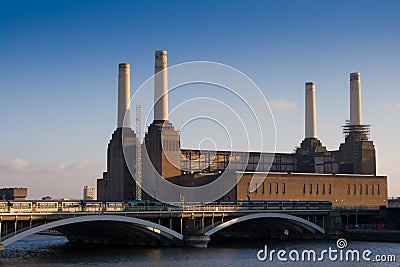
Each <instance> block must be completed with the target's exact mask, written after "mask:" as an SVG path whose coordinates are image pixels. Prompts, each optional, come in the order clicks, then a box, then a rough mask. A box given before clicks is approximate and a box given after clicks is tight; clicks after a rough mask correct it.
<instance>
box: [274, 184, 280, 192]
mask: <svg viewBox="0 0 400 267" xmlns="http://www.w3.org/2000/svg"><path fill="white" fill-rule="evenodd" d="M275 193H276V194H278V193H279V185H278V183H276V190H275Z"/></svg>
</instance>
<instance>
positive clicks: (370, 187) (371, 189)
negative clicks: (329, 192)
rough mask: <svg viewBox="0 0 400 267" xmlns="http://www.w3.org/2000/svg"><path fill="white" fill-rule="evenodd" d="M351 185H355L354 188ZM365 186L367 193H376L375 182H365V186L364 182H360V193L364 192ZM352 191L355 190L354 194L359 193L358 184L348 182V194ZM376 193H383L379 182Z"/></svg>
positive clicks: (365, 192)
mask: <svg viewBox="0 0 400 267" xmlns="http://www.w3.org/2000/svg"><path fill="white" fill-rule="evenodd" d="M351 187H353V190H351ZM363 188H364V194H365V195H368V194H371V195H374V194H375V186H374V185H373V184H371V185H368V184H365V185H364V186H363V185H362V184H359V185H358V193H359V194H360V195H362V194H363ZM351 191H353V194H354V195H355V194H357V185H356V184H353V185H350V184H347V194H348V195H350V194H351ZM376 193H377V194H378V195H380V194H381V189H380V186H379V184H377V185H376Z"/></svg>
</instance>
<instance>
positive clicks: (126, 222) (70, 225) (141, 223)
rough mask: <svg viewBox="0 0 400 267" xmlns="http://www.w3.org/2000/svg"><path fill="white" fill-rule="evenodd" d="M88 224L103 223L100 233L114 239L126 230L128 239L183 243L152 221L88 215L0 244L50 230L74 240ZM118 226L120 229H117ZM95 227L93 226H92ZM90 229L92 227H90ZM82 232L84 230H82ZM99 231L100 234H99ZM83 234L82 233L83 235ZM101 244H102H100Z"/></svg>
mask: <svg viewBox="0 0 400 267" xmlns="http://www.w3.org/2000/svg"><path fill="white" fill-rule="evenodd" d="M85 223H86V224H87V223H102V225H103V226H107V225H108V227H104V229H103V228H102V229H99V231H103V232H104V231H110V232H109V233H107V236H108V237H110V238H112V237H113V233H112V231H117V230H118V231H119V233H117V232H116V233H115V234H116V236H117V234H119V235H120V236H123V235H124V234H125V233H124V231H125V230H126V231H127V232H126V237H128V236H129V235H128V231H130V232H135V234H136V235H139V236H142V237H149V238H153V239H155V240H157V239H158V240H161V239H163V240H164V241H167V242H170V243H171V244H180V243H182V242H183V235H182V234H180V233H178V232H176V231H174V230H172V229H169V228H167V227H165V226H162V225H159V224H157V223H153V222H150V221H146V220H142V219H138V218H132V217H127V216H118V215H86V216H77V217H73V218H67V219H61V220H58V221H53V222H50V223H46V224H42V225H39V226H34V227H32V228H30V229H27V230H26V231H22V232H20V233H18V234H16V235H12V236H10V237H8V238H6V239H4V240H2V242H1V243H0V248H1V247H3V249H4V248H5V247H7V246H9V245H10V244H12V243H14V242H16V241H18V240H20V239H23V238H25V237H27V236H30V235H33V234H36V233H39V232H42V231H45V230H48V229H56V230H58V231H60V232H61V233H63V234H66V236H67V237H68V238H70V237H72V239H73V238H74V236H75V237H77V235H79V234H80V233H78V232H77V229H80V228H82V225H83V224H85ZM117 224H118V227H115V226H116V225H117ZM91 225H92V226H93V224H91ZM89 227H90V225H89ZM86 229H88V231H91V229H90V228H88V227H87V228H86ZM81 231H82V230H81ZM99 231H98V232H99ZM81 234H82V233H81ZM95 238H96V237H95V236H94V239H93V240H90V241H94V242H96V239H95ZM99 243H100V242H99Z"/></svg>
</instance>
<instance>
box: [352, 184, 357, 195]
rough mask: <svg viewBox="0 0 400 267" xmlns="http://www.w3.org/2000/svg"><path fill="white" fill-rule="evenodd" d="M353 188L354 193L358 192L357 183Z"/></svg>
mask: <svg viewBox="0 0 400 267" xmlns="http://www.w3.org/2000/svg"><path fill="white" fill-rule="evenodd" d="M353 189H354V195H355V194H356V191H357V188H356V185H355V184H353Z"/></svg>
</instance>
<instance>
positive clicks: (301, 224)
mask: <svg viewBox="0 0 400 267" xmlns="http://www.w3.org/2000/svg"><path fill="white" fill-rule="evenodd" d="M268 218H271V219H278V220H283V221H285V222H288V223H290V224H292V225H293V226H294V227H297V228H302V229H305V230H307V231H309V232H310V233H312V234H315V233H319V234H325V230H324V229H323V228H322V227H320V226H318V225H316V224H315V223H312V222H309V221H307V220H305V219H303V218H300V217H297V216H293V215H290V214H284V213H255V214H250V215H245V216H242V217H237V218H233V219H231V220H229V221H226V222H224V223H221V224H219V225H217V226H215V227H212V228H211V227H210V228H208V229H205V230H204V235H206V236H211V235H213V234H215V233H217V232H219V231H221V230H223V229H226V228H227V227H229V226H232V225H235V224H240V223H243V222H246V221H252V220H259V219H268Z"/></svg>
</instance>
